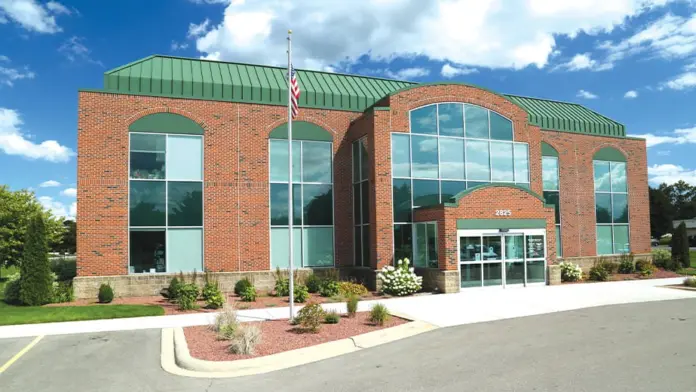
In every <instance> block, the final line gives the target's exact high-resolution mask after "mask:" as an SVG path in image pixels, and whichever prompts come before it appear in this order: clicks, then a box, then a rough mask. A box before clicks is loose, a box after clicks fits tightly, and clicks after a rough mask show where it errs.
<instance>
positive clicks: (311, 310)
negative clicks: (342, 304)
mask: <svg viewBox="0 0 696 392" xmlns="http://www.w3.org/2000/svg"><path fill="white" fill-rule="evenodd" d="M296 319H297V320H296V321H297V323H298V324H299V325H300V327H301V328H302V329H303V330H305V331H307V332H312V333H317V332H319V328H320V327H321V322H322V321H323V320H324V309H322V307H321V305H319V304H317V303H310V304H308V305H307V306H305V307H304V308H302V309H300V311H299V312H297V317H296Z"/></svg>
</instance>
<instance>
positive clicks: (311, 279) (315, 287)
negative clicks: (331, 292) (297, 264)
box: [305, 272, 321, 293]
mask: <svg viewBox="0 0 696 392" xmlns="http://www.w3.org/2000/svg"><path fill="white" fill-rule="evenodd" d="M305 285H306V286H307V291H309V292H310V293H318V292H319V288H320V287H321V278H320V277H319V276H317V275H316V274H315V273H313V272H312V273H311V274H309V275H308V276H307V279H305Z"/></svg>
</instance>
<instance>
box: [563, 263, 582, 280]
mask: <svg viewBox="0 0 696 392" xmlns="http://www.w3.org/2000/svg"><path fill="white" fill-rule="evenodd" d="M559 266H560V267H561V281H562V282H577V281H579V280H582V268H580V266H579V265H577V264H573V263H567V262H565V261H564V262H562V263H560V264H559Z"/></svg>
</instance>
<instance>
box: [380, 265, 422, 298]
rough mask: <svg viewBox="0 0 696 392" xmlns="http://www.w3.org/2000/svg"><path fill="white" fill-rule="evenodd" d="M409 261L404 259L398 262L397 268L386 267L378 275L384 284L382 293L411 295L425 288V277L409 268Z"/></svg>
mask: <svg viewBox="0 0 696 392" xmlns="http://www.w3.org/2000/svg"><path fill="white" fill-rule="evenodd" d="M409 263H410V262H409V260H408V259H407V258H404V259H403V260H398V261H397V262H396V267H393V266H391V265H385V266H384V267H382V270H381V271H380V272H379V273H378V274H377V278H378V279H379V280H380V281H381V282H382V291H383V292H384V293H385V294H389V295H397V296H404V295H411V294H414V293H417V292H418V291H419V290H420V289H421V288H422V287H423V277H422V276H418V275H416V274H415V272H414V269H413V267H409Z"/></svg>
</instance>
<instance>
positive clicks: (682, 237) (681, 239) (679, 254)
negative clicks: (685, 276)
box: [672, 222, 691, 268]
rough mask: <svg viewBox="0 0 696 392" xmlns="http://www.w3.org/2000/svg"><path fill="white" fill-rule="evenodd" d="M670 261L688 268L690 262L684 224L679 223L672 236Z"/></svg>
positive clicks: (687, 238)
mask: <svg viewBox="0 0 696 392" xmlns="http://www.w3.org/2000/svg"><path fill="white" fill-rule="evenodd" d="M672 260H674V264H676V265H677V266H680V267H684V268H688V267H690V264H691V260H690V255H689V237H688V234H687V230H686V224H684V222H682V223H680V224H679V226H677V228H676V229H675V230H674V234H672Z"/></svg>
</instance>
